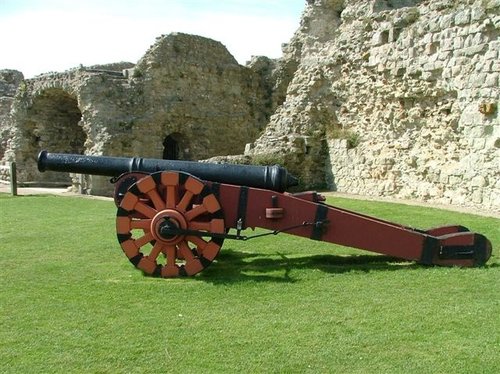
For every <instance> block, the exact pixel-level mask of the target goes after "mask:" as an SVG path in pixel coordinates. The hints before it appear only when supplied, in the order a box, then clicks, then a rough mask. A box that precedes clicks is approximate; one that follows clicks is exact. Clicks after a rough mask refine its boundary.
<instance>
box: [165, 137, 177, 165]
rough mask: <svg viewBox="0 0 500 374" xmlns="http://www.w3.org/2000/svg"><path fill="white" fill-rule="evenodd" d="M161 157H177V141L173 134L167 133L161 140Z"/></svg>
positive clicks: (170, 158)
mask: <svg viewBox="0 0 500 374" xmlns="http://www.w3.org/2000/svg"><path fill="white" fill-rule="evenodd" d="M163 159H164V160H178V159H179V142H178V141H177V140H176V138H175V137H174V135H169V136H167V137H166V138H165V140H164V141H163Z"/></svg>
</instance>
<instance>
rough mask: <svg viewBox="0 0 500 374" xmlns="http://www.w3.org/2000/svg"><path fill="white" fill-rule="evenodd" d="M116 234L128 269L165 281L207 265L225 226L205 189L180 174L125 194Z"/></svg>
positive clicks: (151, 179)
mask: <svg viewBox="0 0 500 374" xmlns="http://www.w3.org/2000/svg"><path fill="white" fill-rule="evenodd" d="M116 232H117V236H118V241H119V242H120V245H121V247H122V249H123V252H124V253H125V255H126V256H127V257H128V259H129V260H130V262H132V264H134V265H135V266H136V267H137V268H139V269H141V270H142V271H143V272H144V273H146V274H150V275H153V276H160V277H165V278H171V277H178V276H189V275H194V274H196V273H199V272H200V271H202V270H203V269H205V268H206V267H207V266H208V265H210V264H211V263H212V261H213V260H214V259H215V257H216V256H217V255H218V253H219V250H220V248H221V246H222V243H223V241H224V234H225V225H224V217H223V214H222V209H221V206H220V204H219V201H218V200H217V198H216V197H215V195H214V194H213V193H212V190H211V188H210V187H208V186H207V185H206V184H205V183H203V182H202V181H200V180H199V179H197V178H195V177H193V176H192V175H189V174H186V173H182V172H158V173H154V174H151V175H149V176H147V177H144V178H142V179H140V180H139V181H137V182H136V183H134V184H133V185H132V186H131V187H130V188H129V189H128V191H127V192H126V193H125V195H124V196H123V199H122V201H121V203H120V207H119V208H118V212H117V217H116ZM217 234H219V235H217ZM207 237H208V238H207Z"/></svg>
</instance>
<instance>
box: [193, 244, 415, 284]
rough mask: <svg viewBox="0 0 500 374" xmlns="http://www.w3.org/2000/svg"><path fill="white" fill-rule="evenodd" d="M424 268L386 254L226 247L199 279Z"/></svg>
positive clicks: (285, 279)
mask: <svg viewBox="0 0 500 374" xmlns="http://www.w3.org/2000/svg"><path fill="white" fill-rule="evenodd" d="M417 268H422V265H420V264H416V263H414V262H408V261H404V260H401V259H400V258H395V257H389V256H383V255H365V254H361V255H348V256H340V255H329V254H325V255H311V256H301V257H291V256H288V255H285V254H282V253H279V252H276V253H273V254H269V253H266V254H261V253H249V252H242V251H236V250H233V249H223V250H221V253H220V254H219V256H218V257H217V262H216V263H214V264H212V265H211V266H209V267H208V268H207V269H205V270H204V271H203V272H202V273H200V275H199V276H198V277H196V278H197V279H199V280H203V281H208V282H212V283H221V284H224V283H238V282H246V281H253V282H278V283H294V282H297V281H298V279H295V278H294V277H293V274H292V273H293V271H294V270H304V269H306V270H307V269H311V270H320V271H323V272H325V273H329V274H343V273H349V272H352V271H362V272H366V273H369V272H373V271H398V270H405V269H406V270H407V269H417Z"/></svg>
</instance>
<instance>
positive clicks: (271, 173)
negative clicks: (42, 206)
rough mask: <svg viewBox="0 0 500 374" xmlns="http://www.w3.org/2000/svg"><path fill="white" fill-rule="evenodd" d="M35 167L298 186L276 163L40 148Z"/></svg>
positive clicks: (277, 188)
mask: <svg viewBox="0 0 500 374" xmlns="http://www.w3.org/2000/svg"><path fill="white" fill-rule="evenodd" d="M38 170H39V171H41V172H44V171H46V170H52V171H59V172H67V173H78V174H92V175H104V176H109V177H117V176H119V175H121V174H123V173H127V172H134V171H142V172H146V173H154V172H157V171H167V170H168V171H182V172H185V173H189V174H192V175H194V176H196V177H198V178H200V179H204V180H207V181H211V182H218V183H226V184H235V185H242V186H247V187H255V188H263V189H268V190H273V191H278V192H283V191H285V190H286V189H287V188H288V187H292V186H296V185H298V180H297V178H295V177H294V176H293V175H291V174H290V173H288V171H287V170H286V169H285V168H283V167H281V166H278V165H274V166H256V165H238V164H216V163H205V162H196V161H179V160H160V159H148V158H141V157H132V158H127V157H107V156H87V155H77V154H66V153H49V152H47V151H41V152H40V153H39V155H38Z"/></svg>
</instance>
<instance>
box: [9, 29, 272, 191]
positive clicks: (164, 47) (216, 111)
mask: <svg viewBox="0 0 500 374" xmlns="http://www.w3.org/2000/svg"><path fill="white" fill-rule="evenodd" d="M117 69H119V71H116V70H117ZM122 69H124V71H122ZM4 75H5V74H4ZM5 76H6V75H5ZM21 77H22V76H21ZM21 80H22V78H21ZM4 81H6V79H4ZM16 82H17V81H16ZM18 83H19V84H18V87H14V88H12V89H10V88H9V90H7V88H8V87H10V86H9V85H8V84H7V83H3V84H2V85H0V87H5V89H3V88H2V90H3V91H0V96H7V94H8V95H10V96H9V97H8V104H9V106H8V107H7V106H5V108H4V107H2V108H0V109H1V110H0V113H1V114H2V117H1V118H0V119H1V122H0V123H1V126H2V127H1V128H2V129H6V130H5V131H4V130H2V144H5V147H4V148H2V150H4V149H5V150H4V152H3V153H4V154H3V155H2V156H3V159H4V160H5V161H8V160H15V161H16V162H17V163H18V173H19V175H18V180H19V181H20V182H43V183H48V182H52V183H54V182H55V183H71V181H72V177H71V176H70V175H69V174H66V175H65V174H64V173H53V172H47V173H43V174H41V173H39V172H38V171H37V167H36V162H35V161H36V156H37V154H38V152H39V151H40V150H42V149H46V150H48V151H50V152H63V153H86V154H93V155H109V156H141V157H152V158H163V157H166V156H172V157H175V158H179V159H188V160H197V159H203V158H207V157H211V156H215V155H221V154H222V155H228V154H237V153H242V152H243V151H244V148H245V144H246V143H248V142H251V141H253V140H254V139H255V138H256V137H257V135H258V134H259V132H260V131H261V130H262V129H263V128H264V126H265V123H266V122H267V120H268V118H269V115H270V109H269V106H268V105H267V103H268V102H269V100H270V99H269V97H268V96H269V93H268V92H266V91H265V90H264V88H263V87H262V84H261V77H260V76H259V75H258V74H257V73H256V72H255V71H254V70H252V69H250V68H247V67H244V66H241V65H239V64H238V63H237V62H236V61H235V59H234V58H233V56H231V54H230V53H229V52H228V51H227V50H226V48H225V47H224V46H223V45H222V44H221V43H219V42H216V41H213V40H211V39H207V38H203V37H198V36H194V35H187V34H178V33H174V34H170V35H166V36H161V37H159V38H157V40H156V43H155V44H154V45H153V46H151V48H150V49H149V50H148V51H147V52H146V54H145V55H144V57H143V58H142V59H141V60H140V61H139V62H138V63H137V65H135V66H134V65H133V64H130V63H123V62H122V63H116V64H107V65H96V66H92V67H79V68H75V69H72V70H70V71H67V72H64V73H49V74H44V75H41V76H38V77H36V78H33V79H28V80H24V81H20V82H18ZM9 84H10V83H9ZM16 88H17V89H16ZM4 91H5V92H6V93H5V95H4V94H3V92H4ZM14 93H15V97H14ZM167 138H168V139H167ZM167 140H168V141H167ZM7 143H8V144H7ZM167 144H168V146H167ZM168 147H170V148H172V149H170V150H169V151H166V148H168ZM108 179H109V178H105V177H91V176H86V177H85V186H84V187H85V189H87V192H89V193H93V194H109V193H110V192H111V187H110V185H109V183H108ZM74 180H75V179H74V178H73V181H74Z"/></svg>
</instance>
